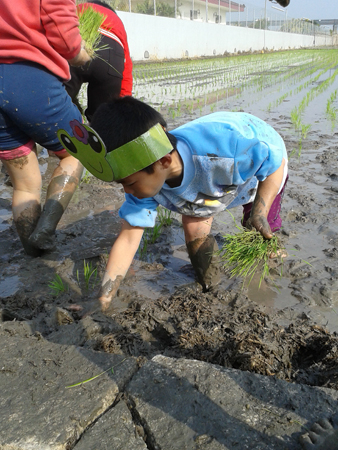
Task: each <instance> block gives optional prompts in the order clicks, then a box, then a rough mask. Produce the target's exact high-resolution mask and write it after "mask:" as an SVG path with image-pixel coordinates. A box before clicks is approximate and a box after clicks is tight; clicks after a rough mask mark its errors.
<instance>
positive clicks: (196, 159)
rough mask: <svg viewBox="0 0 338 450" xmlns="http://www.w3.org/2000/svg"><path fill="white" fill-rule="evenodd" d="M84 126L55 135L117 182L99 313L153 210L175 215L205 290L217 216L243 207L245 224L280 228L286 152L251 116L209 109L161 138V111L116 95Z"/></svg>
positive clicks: (100, 173) (95, 169)
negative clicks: (117, 224) (120, 196)
mask: <svg viewBox="0 0 338 450" xmlns="http://www.w3.org/2000/svg"><path fill="white" fill-rule="evenodd" d="M79 126H80V124H79ZM82 128H83V127H82ZM91 128H92V130H91V129H90V128H89V127H88V128H87V130H84V129H82V130H80V129H77V130H76V127H74V128H73V131H74V136H75V137H74V138H70V136H67V135H66V134H65V133H63V132H61V133H60V132H59V138H60V140H61V142H62V143H63V145H64V146H65V147H66V148H67V149H68V151H70V152H71V153H72V154H73V155H74V156H75V157H78V158H80V159H81V161H82V163H83V164H84V165H85V166H86V168H87V169H88V170H90V171H91V172H92V173H93V174H94V175H96V176H97V177H98V178H101V179H103V180H106V181H109V180H113V179H114V180H115V181H118V182H119V183H121V185H122V186H123V188H124V191H125V193H126V201H125V203H124V204H123V205H122V207H121V208H120V211H119V215H120V217H121V218H122V219H123V222H122V230H121V232H120V234H119V236H118V237H117V239H116V241H115V243H114V245H113V247H112V250H111V252H110V256H109V260H108V264H107V268H106V273H105V275H104V278H103V282H102V288H101V293H100V303H101V307H102V309H103V310H107V309H108V308H109V307H110V304H111V302H112V300H113V298H114V295H115V293H116V291H117V289H118V287H119V285H120V283H121V280H122V279H123V278H124V276H125V275H126V273H127V271H128V268H129V266H130V264H131V262H132V260H133V258H134V255H135V253H136V251H137V249H138V247H139V244H140V241H141V238H142V235H143V231H144V229H145V228H146V227H152V226H154V224H155V218H156V214H157V213H156V208H157V206H158V205H159V204H160V205H163V206H164V207H166V208H168V209H170V210H172V211H175V212H178V213H180V214H182V224H183V229H184V233H185V240H186V244H187V248H188V253H189V257H190V259H191V262H192V264H193V267H194V269H195V272H196V274H197V277H198V280H199V281H200V283H201V284H202V285H203V287H204V289H205V290H206V289H208V287H210V270H211V267H212V264H213V257H212V254H213V252H214V250H215V247H216V246H215V240H214V238H213V237H212V236H211V235H210V229H211V224H212V220H213V216H214V215H215V214H216V213H217V212H219V211H223V210H225V209H230V208H233V207H235V206H238V205H246V206H245V210H246V211H245V212H246V214H245V217H244V219H243V220H244V225H245V226H246V227H249V228H256V229H257V230H258V231H260V233H261V234H262V235H263V236H264V237H265V238H267V239H270V238H271V237H272V232H273V231H276V230H278V229H279V228H280V226H281V220H280V216H279V211H280V202H281V196H282V195H281V194H282V191H283V189H284V185H285V182H286V177H287V153H286V149H285V145H284V142H283V140H282V138H281V137H280V136H279V134H278V133H277V132H276V131H275V130H274V129H273V128H272V127H270V126H269V125H268V124H266V123H265V122H263V121H262V120H260V119H258V118H257V117H254V116H252V115H250V114H245V113H231V112H217V113H214V114H210V115H208V116H205V117H201V118H199V119H197V120H194V121H192V122H189V123H187V124H185V125H183V126H181V127H179V128H177V129H175V130H173V131H171V132H170V133H168V132H166V131H165V129H166V123H165V121H164V119H163V117H162V116H161V114H159V113H158V112H157V111H155V110H154V109H153V108H151V107H150V106H148V105H146V104H145V103H142V102H140V101H139V100H136V99H134V98H132V97H124V98H120V99H117V100H115V101H112V102H110V103H107V104H104V105H101V106H100V107H99V108H98V110H97V111H96V113H95V114H94V116H93V119H92V122H91ZM93 130H94V131H95V132H96V133H97V134H95V132H94V133H93ZM76 137H77V138H78V140H77V139H76ZM100 138H101V141H100ZM80 141H81V142H80ZM88 144H89V145H88ZM104 145H105V146H106V150H105V149H104ZM81 146H82V147H81ZM90 147H91V148H90ZM91 149H92V152H90V150H91ZM106 151H107V154H105V152H106ZM252 202H253V203H252ZM249 211H250V213H249ZM112 306H113V305H112Z"/></svg>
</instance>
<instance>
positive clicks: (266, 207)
mask: <svg viewBox="0 0 338 450" xmlns="http://www.w3.org/2000/svg"><path fill="white" fill-rule="evenodd" d="M284 166H285V159H284V158H283V160H282V164H281V165H280V167H279V168H278V169H277V170H276V172H274V173H272V174H271V175H269V176H267V177H266V178H265V180H264V181H260V182H259V183H258V188H257V193H256V197H255V200H254V203H253V207H252V210H251V215H250V218H249V219H248V221H247V223H246V225H245V226H246V227H247V228H256V230H258V231H259V232H260V233H261V234H262V235H263V236H264V237H265V238H267V239H271V238H272V232H271V228H270V226H269V223H268V220H267V217H268V214H269V211H270V208H271V205H272V203H273V201H274V200H275V198H276V195H277V194H278V191H279V189H280V186H281V183H282V181H283V175H284Z"/></svg>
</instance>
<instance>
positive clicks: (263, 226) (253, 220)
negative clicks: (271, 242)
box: [245, 215, 273, 239]
mask: <svg viewBox="0 0 338 450" xmlns="http://www.w3.org/2000/svg"><path fill="white" fill-rule="evenodd" d="M245 227H246V228H248V229H249V230H252V229H254V228H255V229H256V230H257V231H259V232H260V233H261V235H262V236H263V237H265V238H266V239H271V238H272V236H273V233H272V231H271V228H270V225H269V222H268V220H267V218H266V217H264V216H261V215H252V216H250V217H249V219H248V220H247V221H246V224H245Z"/></svg>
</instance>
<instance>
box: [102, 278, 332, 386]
mask: <svg viewBox="0 0 338 450" xmlns="http://www.w3.org/2000/svg"><path fill="white" fill-rule="evenodd" d="M114 321H115V323H116V325H118V326H119V329H118V330H116V331H115V332H112V333H108V334H106V335H105V336H102V340H101V342H100V344H99V348H101V349H102V350H104V351H106V352H111V353H119V352H121V353H124V354H126V355H131V356H136V357H144V358H150V357H153V356H154V355H156V354H159V353H161V354H164V355H166V356H170V357H178V358H179V357H184V358H191V359H197V360H201V361H206V362H209V363H212V364H218V365H221V366H223V367H227V368H235V369H240V370H246V371H250V372H255V373H259V374H262V375H275V376H276V377H277V378H280V379H283V380H286V381H293V382H296V383H304V384H308V385H311V386H325V387H329V388H332V389H338V336H337V335H336V333H333V334H331V333H329V332H328V331H327V330H326V329H325V328H323V327H320V326H317V325H314V324H312V323H311V322H310V321H309V320H308V319H307V318H301V317H300V318H298V319H297V320H296V321H295V322H294V323H293V324H291V325H289V326H287V327H282V326H280V325H278V324H277V323H276V321H275V320H273V318H270V317H269V316H268V315H267V314H266V313H264V312H263V311H262V310H260V308H257V306H256V305H255V304H253V303H252V302H250V300H249V299H248V297H247V296H246V295H245V294H243V293H236V292H235V291H233V290H228V291H224V290H222V289H215V290H213V291H212V292H208V293H203V292H201V290H200V289H196V288H189V287H184V288H181V289H178V290H177V292H175V293H174V294H173V295H172V296H170V297H163V298H160V299H158V300H156V301H155V302H149V301H141V300H140V301H136V302H134V303H133V304H132V306H131V307H130V308H129V309H128V310H127V311H125V312H123V313H120V314H117V315H115V316H114Z"/></svg>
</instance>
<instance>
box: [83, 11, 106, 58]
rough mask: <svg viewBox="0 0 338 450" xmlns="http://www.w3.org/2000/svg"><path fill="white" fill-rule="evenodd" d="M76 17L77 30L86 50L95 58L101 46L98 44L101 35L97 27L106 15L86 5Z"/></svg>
mask: <svg viewBox="0 0 338 450" xmlns="http://www.w3.org/2000/svg"><path fill="white" fill-rule="evenodd" d="M78 17H79V30H80V34H81V37H82V39H83V40H84V42H85V48H86V51H87V53H88V55H89V56H90V57H91V58H95V57H96V56H97V52H98V51H99V50H100V49H102V46H100V42H101V37H102V35H101V33H100V32H99V28H100V26H101V25H102V23H103V21H104V20H105V19H106V16H104V15H103V14H101V13H99V12H97V11H95V10H94V9H93V8H92V7H90V6H88V7H85V8H83V9H82V10H81V11H79V13H78Z"/></svg>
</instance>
